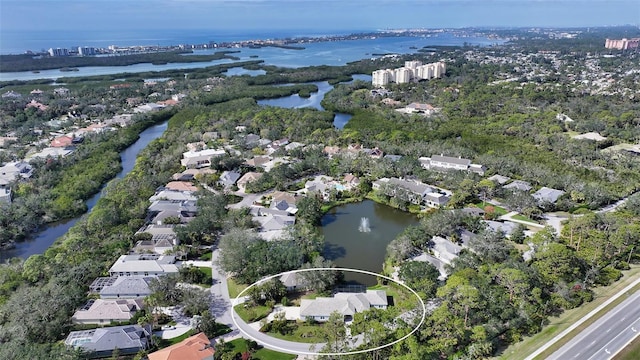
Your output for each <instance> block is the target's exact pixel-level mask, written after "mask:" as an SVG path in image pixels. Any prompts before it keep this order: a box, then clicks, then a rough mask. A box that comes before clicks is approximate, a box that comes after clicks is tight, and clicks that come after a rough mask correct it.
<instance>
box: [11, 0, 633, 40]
mask: <svg viewBox="0 0 640 360" xmlns="http://www.w3.org/2000/svg"><path fill="white" fill-rule="evenodd" d="M625 24H631V25H638V24H640V2H638V1H637V0H634V1H631V0H486V1H485V0H473V1H472V0H446V1H444V0H395V1H392V0H136V1H131V0H2V1H1V2H0V31H11V32H15V31H41V30H49V31H70V30H77V31H101V30H103V31H113V30H119V31H136V30H143V29H144V30H149V29H162V30H163V31H166V30H171V29H176V30H178V29H181V30H188V29H194V30H195V29H220V30H221V29H225V30H238V31H242V30H248V31H252V30H264V31H268V30H282V29H305V30H310V31H312V30H321V31H322V32H325V33H326V32H331V30H332V29H336V30H341V31H344V30H348V29H370V30H376V29H385V28H394V29H395V28H442V27H451V28H454V27H474V26H475V27H491V26H493V27H534V26H535V27H584V26H610V25H625ZM1 40H2V39H1V38H0V46H1Z"/></svg>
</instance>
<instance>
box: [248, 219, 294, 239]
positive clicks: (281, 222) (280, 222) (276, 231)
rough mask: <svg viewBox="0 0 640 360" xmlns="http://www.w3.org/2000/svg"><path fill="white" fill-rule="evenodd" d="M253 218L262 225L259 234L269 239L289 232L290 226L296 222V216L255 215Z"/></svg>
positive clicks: (278, 237) (280, 236)
mask: <svg viewBox="0 0 640 360" xmlns="http://www.w3.org/2000/svg"><path fill="white" fill-rule="evenodd" d="M252 220H253V221H255V222H257V223H258V224H259V225H260V227H259V229H258V235H260V237H261V238H263V239H264V240H267V241H271V240H277V239H280V238H282V237H283V236H284V235H285V234H286V233H287V230H288V228H289V227H291V226H293V225H294V224H295V223H296V218H295V217H294V216H279V215H275V216H274V215H266V216H255V217H253V218H252Z"/></svg>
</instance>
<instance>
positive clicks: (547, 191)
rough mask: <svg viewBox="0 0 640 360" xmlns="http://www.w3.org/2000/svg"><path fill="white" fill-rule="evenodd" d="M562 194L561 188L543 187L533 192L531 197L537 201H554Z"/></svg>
mask: <svg viewBox="0 0 640 360" xmlns="http://www.w3.org/2000/svg"><path fill="white" fill-rule="evenodd" d="M563 194H564V191H562V190H556V189H552V188H548V187H543V188H541V189H540V190H538V191H536V192H535V193H533V197H534V198H535V199H536V200H538V201H546V202H550V203H555V202H556V201H557V200H558V198H559V197H560V196H562V195H563Z"/></svg>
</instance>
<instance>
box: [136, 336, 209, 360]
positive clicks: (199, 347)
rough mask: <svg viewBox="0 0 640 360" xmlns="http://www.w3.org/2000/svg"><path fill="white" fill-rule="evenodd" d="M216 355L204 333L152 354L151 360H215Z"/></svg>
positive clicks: (150, 355) (149, 356)
mask: <svg viewBox="0 0 640 360" xmlns="http://www.w3.org/2000/svg"><path fill="white" fill-rule="evenodd" d="M215 353H216V351H215V349H214V348H213V346H212V345H211V341H210V340H209V338H208V337H207V335H205V334H204V333H202V332H201V333H199V334H196V335H193V336H190V337H188V338H186V339H184V340H182V341H180V342H179V343H177V344H174V345H171V346H169V347H166V348H164V349H161V350H158V351H155V352H152V353H151V354H149V355H147V358H148V359H149V360H213V355H214V354H215Z"/></svg>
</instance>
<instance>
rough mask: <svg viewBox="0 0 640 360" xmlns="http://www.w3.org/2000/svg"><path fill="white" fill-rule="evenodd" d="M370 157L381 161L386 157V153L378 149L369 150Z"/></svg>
mask: <svg viewBox="0 0 640 360" xmlns="http://www.w3.org/2000/svg"><path fill="white" fill-rule="evenodd" d="M369 156H371V157H372V158H373V159H381V158H382V157H383V156H384V151H382V150H380V149H378V148H377V147H376V148H373V149H371V150H369Z"/></svg>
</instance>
